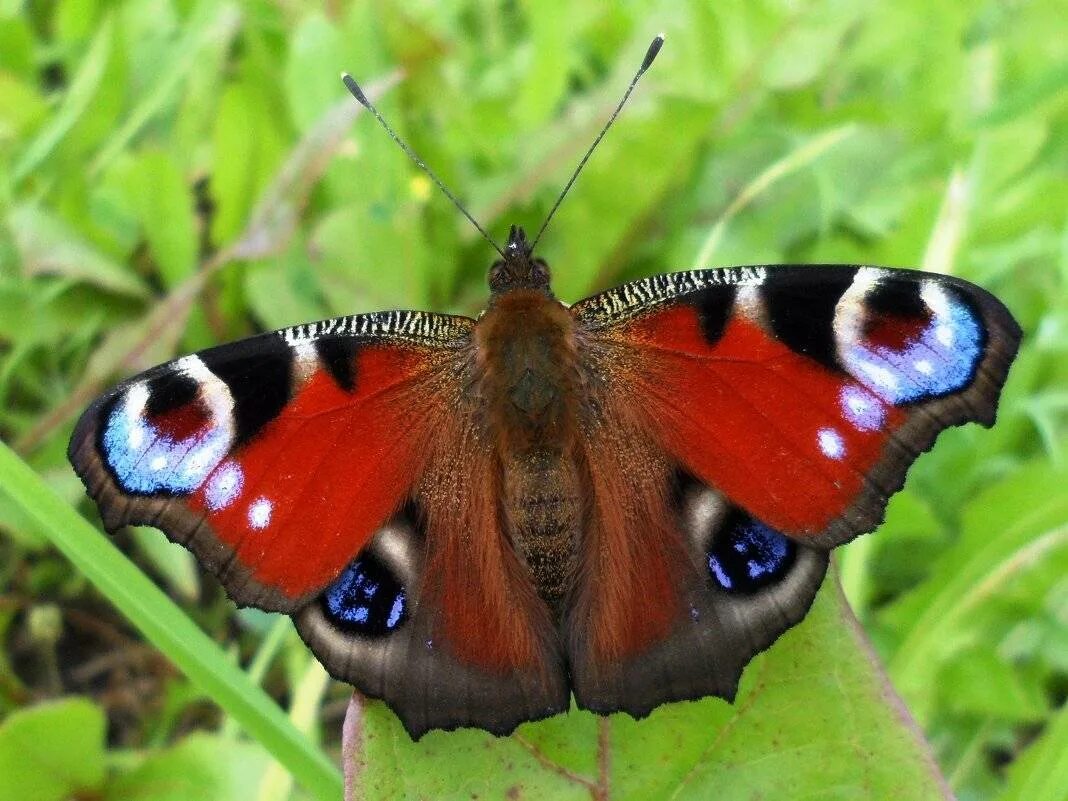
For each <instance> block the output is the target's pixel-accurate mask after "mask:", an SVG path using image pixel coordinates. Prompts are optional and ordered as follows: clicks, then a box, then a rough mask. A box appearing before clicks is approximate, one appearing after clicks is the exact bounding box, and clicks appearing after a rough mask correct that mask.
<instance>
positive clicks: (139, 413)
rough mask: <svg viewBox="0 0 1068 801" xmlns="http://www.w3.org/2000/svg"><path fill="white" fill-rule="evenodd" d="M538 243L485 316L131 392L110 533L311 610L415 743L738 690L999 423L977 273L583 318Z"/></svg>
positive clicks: (1008, 356) (719, 275)
mask: <svg viewBox="0 0 1068 801" xmlns="http://www.w3.org/2000/svg"><path fill="white" fill-rule="evenodd" d="M661 41H662V40H661ZM654 46H655V48H656V50H658V49H659V45H658V44H657V43H656V42H655V41H654ZM650 53H651V54H652V55H648V54H647V56H646V62H644V63H643V68H642V70H640V71H639V74H638V76H640V75H641V72H642V71H644V69H645V68H646V67H647V66H648V63H651V61H652V56H655V52H654V48H653V47H651V48H650ZM638 76H636V78H635V81H634V82H632V83H631V87H630V89H633V87H634V83H635V82H636V81H637V77H638ZM349 81H351V79H348V81H346V82H347V83H349ZM353 86H355V82H354V81H352V82H351V84H350V89H352V87H353ZM630 89H628V92H627V94H628V95H629V93H630ZM353 93H354V94H356V95H357V99H360V101H361V102H365V101H366V98H362V99H361V96H362V93H358V88H357V89H356V90H354V92H353ZM625 100H626V95H625V96H624V101H625ZM365 104H366V105H368V106H369V104H367V103H365ZM622 104H623V103H622V101H621V103H620V106H619V107H617V109H616V112H617V113H618V111H619V108H621V107H622ZM369 107H370V106H369ZM372 110H373V108H372ZM375 114H376V116H377V112H375ZM614 117H615V115H614V114H613V119H614ZM380 121H382V120H381V119H380ZM382 122H383V124H384V125H385V122H384V121H382ZM609 122H611V120H610V121H609ZM605 129H607V125H606V126H605ZM387 130H388V126H387ZM391 133H392V132H391ZM602 134H603V131H602ZM394 136H395V135H394ZM395 138H396V137H395ZM599 138H600V137H598V139H599ZM398 141H399V140H398ZM591 150H592V148H591ZM587 156H588V154H587ZM584 162H585V160H584V161H583V163H584ZM580 167H581V165H580ZM428 172H429V170H428ZM575 174H576V175H577V171H576V173H575ZM431 175H432V174H431ZM573 180H574V176H572V181H573ZM569 186H570V182H569ZM565 191H566V190H565ZM450 197H451V195H450ZM561 197H562V195H561ZM558 203H559V201H558ZM555 208H556V207H555V206H554V209H553V210H554V211H555ZM550 217H551V213H550ZM546 223H547V221H546ZM544 227H545V226H544V225H543V226H542V230H544ZM480 230H481V229H480ZM539 235H540V234H539ZM535 242H536V238H535ZM533 245H534V242H532V241H529V240H528V239H527V236H526V234H525V233H524V231H523V229H522V228H519V227H516V226H513V227H512V229H511V231H510V234H509V237H508V241H507V244H506V246H505V247H504V248H503V249H499V251H500V255H501V258H500V259H499V260H497V261H496V262H494V263H493V264H492V266H491V268H490V270H489V289H490V298H489V303H488V305H487V307H486V309H485V311H484V312H483V313H482V314H481V315H480V316H479V317H478V318H477V319H471V318H468V317H463V316H454V315H446V314H434V313H429V312H422V311H389V312H373V313H369V314H358V315H353V316H348V317H340V318H336V319H331V320H324V321H321V322H316V323H309V324H305V325H298V326H294V327H291V328H286V329H283V330H280V331H275V332H272V333H265V334H261V335H259V336H255V337H252V338H250V339H245V340H241V341H238V342H234V343H231V344H227V345H222V346H219V347H215V348H211V349H208V350H205V351H202V352H200V353H197V354H194V355H189V356H184V357H182V358H179V359H177V360H175V361H172V362H169V363H167V364H164V365H161V366H159V367H156V368H153V369H151V370H148V371H147V372H145V373H142V374H140V375H137V376H134V377H133V378H130V379H128V380H126V381H124V382H123V383H121V384H119V385H118V386H117V387H115V388H114V389H112V390H111V391H109V392H107V393H106V394H104V395H103V396H102V397H100V398H99V399H98V400H96V401H95V402H94V403H93V404H92V405H91V406H90V407H89V408H88V409H87V410H86V411H85V412H84V414H83V415H82V416H81V418H80V420H79V421H78V423H77V425H76V427H75V430H74V433H73V436H72V438H71V442H70V448H69V457H70V460H71V462H72V463H73V465H74V468H75V470H76V471H77V473H78V475H79V476H80V477H81V479H82V481H83V482H84V483H85V486H86V488H87V490H88V494H89V495H90V496H91V497H92V498H93V499H94V500H95V501H96V503H97V504H98V506H99V508H100V511H101V515H102V518H103V521H104V524H105V526H106V528H107V529H109V530H111V531H114V530H116V529H118V528H120V527H122V526H124V525H128V524H143V525H150V526H156V527H157V528H160V529H162V530H163V531H164V532H165V533H166V534H167V536H168V537H170V538H171V539H172V540H174V541H176V542H179V543H181V544H183V545H185V546H186V547H187V548H189V549H190V550H192V552H193V553H194V554H195V555H196V556H197V557H198V559H199V560H200V562H201V564H202V565H203V566H204V567H205V568H206V569H207V570H208V571H210V572H211V573H212V574H213V575H215V576H216V577H217V578H218V579H219V581H220V582H222V584H223V586H224V587H225V589H226V591H227V593H228V594H229V596H230V597H231V598H232V599H233V600H234V601H235V602H236V603H237V604H239V605H242V606H252V607H257V608H260V609H264V610H267V611H271V612H280V613H283V614H286V615H290V616H292V618H293V620H294V622H295V624H296V628H297V631H298V632H299V633H300V636H301V637H302V638H303V639H304V641H305V642H306V643H307V645H308V646H309V648H310V649H311V650H312V652H313V653H314V654H315V655H316V656H317V657H318V658H319V660H320V661H321V662H322V663H323V664H324V665H325V666H326V668H327V669H328V670H329V672H330V673H331V674H332V675H333V676H335V677H336V678H338V679H340V680H342V681H345V682H348V683H350V684H352V685H354V686H355V687H356V688H358V689H359V690H360V691H362V692H363V693H365V694H366V695H368V696H372V697H376V698H381V699H383V700H384V701H385V702H386V703H387V704H388V705H389V706H390V707H391V708H392V709H393V710H394V711H395V712H396V713H397V715H398V716H399V717H400V719H401V721H402V722H403V724H404V726H405V727H406V729H407V730H408V732H409V733H410V734H411V736H412V737H415V738H418V737H420V736H421V735H422V734H424V733H425V732H427V731H429V730H431V729H453V728H456V727H461V726H465V727H466V726H471V727H479V728H482V729H485V730H487V731H490V732H493V733H496V734H506V733H508V732H510V731H512V730H513V729H514V728H515V727H516V726H517V725H518V724H519V723H521V722H524V721H528V720H536V719H540V718H544V717H547V716H550V715H555V714H558V713H560V712H564V711H566V710H567V709H568V708H569V704H570V699H571V697H572V696H573V697H574V700H575V703H576V704H577V706H578V707H580V708H582V709H588V710H592V711H594V712H596V713H600V714H607V713H611V712H616V711H625V712H628V713H630V714H631V715H633V716H635V717H641V716H643V715H646V714H648V713H649V712H650V711H651V710H652V709H654V708H655V707H657V706H658V705H660V704H663V703H665V702H670V701H678V700H683V699H695V698H700V697H703V696H708V695H715V696H720V697H722V698H725V699H728V700H730V699H733V697H734V694H735V692H736V688H737V685H738V681H739V677H740V675H741V673H742V670H743V668H744V667H745V665H746V664H747V663H748V662H749V661H750V660H751V659H752V657H753V656H754V655H755V654H757V653H759V652H760V651H762V650H764V649H766V648H768V647H769V646H770V645H771V644H772V642H774V641H775V640H776V638H778V637H779V636H780V635H781V634H782V633H783V632H784V631H786V630H787V629H788V628H790V627H791V626H793V625H794V624H796V623H798V622H799V621H800V620H801V619H802V618H803V617H804V616H805V614H806V612H807V610H808V608H809V606H810V604H811V603H812V600H813V598H814V596H815V593H816V591H817V589H818V588H819V586H820V584H821V582H822V580H823V577H824V574H825V572H826V570H827V565H828V558H829V556H828V555H829V552H830V550H831V549H832V548H834V547H835V546H837V545H840V544H842V543H844V542H847V541H849V540H851V539H852V538H854V537H856V536H857V535H859V534H862V533H865V532H869V531H872V530H873V529H875V528H876V527H877V526H878V525H879V523H880V522H881V521H882V519H883V516H884V512H885V509H886V505H887V501H888V499H889V498H890V497H891V496H892V495H893V494H894V493H895V492H897V491H898V490H899V489H900V488H901V486H902V484H903V482H904V479H905V473H906V471H907V469H908V467H909V466H910V465H911V464H912V462H913V461H914V460H915V459H916V457H917V455H918V454H920V453H921V452H923V451H925V450H927V449H929V448H930V447H931V445H932V444H933V442H934V440H935V437H936V436H937V435H938V433H939V432H941V431H942V430H944V429H945V428H947V427H949V426H954V425H960V424H963V423H966V422H969V421H975V422H979V423H981V424H983V425H986V426H990V425H992V424H993V422H994V418H995V411H996V407H997V402H998V398H999V395H1000V391H1001V388H1002V386H1003V384H1004V382H1005V380H1006V377H1007V374H1008V370H1009V367H1010V364H1011V362H1012V361H1013V358H1014V357H1015V355H1016V351H1017V347H1018V344H1019V340H1020V329H1019V327H1018V326H1017V324H1016V322H1015V321H1014V320H1013V317H1012V315H1011V314H1010V313H1009V311H1008V310H1007V309H1006V307H1005V306H1004V305H1003V304H1002V303H1001V302H1000V301H998V300H997V299H996V298H994V297H993V296H992V295H990V294H989V293H987V292H986V291H985V290H983V289H981V288H980V287H978V286H975V285H973V284H970V283H968V282H966V281H963V280H960V279H957V278H953V277H949V276H942V275H934V274H929V273H922V272H917V271H910V270H901V269H889V268H880V267H869V266H847V265H837V266H815V265H778V266H771V265H767V266H749V267H735V268H728V269H706V270H691V271H687V272H677V273H672V274H666V275H657V276H653V277H651V278H644V279H641V280H637V281H633V282H631V283H627V284H623V285H622V286H619V287H616V288H614V289H610V290H608V291H606V292H603V293H601V294H597V295H594V296H592V297H589V298H586V299H585V300H581V301H579V302H578V303H576V304H574V305H572V306H567V305H565V304H564V303H563V302H561V301H560V300H558V299H557V298H556V297H555V296H554V294H553V292H552V289H551V276H550V270H549V267H548V265H547V264H546V263H545V261H544V260H542V259H540V258H538V257H537V256H536V254H535V252H534V248H533Z"/></svg>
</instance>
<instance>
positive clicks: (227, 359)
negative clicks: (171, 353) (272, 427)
mask: <svg viewBox="0 0 1068 801" xmlns="http://www.w3.org/2000/svg"><path fill="white" fill-rule="evenodd" d="M200 358H201V360H202V361H203V362H204V364H205V365H207V367H208V369H209V370H211V371H212V372H213V373H215V375H216V376H218V377H219V378H221V379H222V380H223V381H225V382H226V385H227V386H228V387H229V388H230V394H231V395H233V398H234V426H235V429H236V441H235V444H237V445H240V444H242V443H245V442H248V441H249V440H250V439H252V437H254V436H255V435H256V434H257V433H258V432H259V430H260V429H261V428H263V426H265V425H266V424H267V423H269V422H270V421H271V420H273V419H274V418H275V417H277V416H278V415H279V413H280V412H281V411H282V409H283V408H285V405H286V404H287V403H288V402H289V397H290V392H291V389H292V372H291V368H292V364H293V351H292V350H291V349H290V347H289V346H288V345H287V344H286V342H285V340H284V339H282V338H281V337H279V336H275V335H265V336H259V337H254V338H252V339H244V340H241V341H239V342H234V343H232V344H230V345H223V346H222V347H218V348H212V349H210V350H206V351H204V352H202V353H201V354H200Z"/></svg>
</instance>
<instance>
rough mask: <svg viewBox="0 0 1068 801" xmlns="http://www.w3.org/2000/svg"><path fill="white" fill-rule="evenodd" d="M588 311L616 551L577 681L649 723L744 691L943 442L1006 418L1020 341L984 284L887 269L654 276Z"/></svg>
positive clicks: (585, 603) (596, 534) (592, 447)
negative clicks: (683, 701)
mask: <svg viewBox="0 0 1068 801" xmlns="http://www.w3.org/2000/svg"><path fill="white" fill-rule="evenodd" d="M572 313H573V314H574V315H575V318H576V321H577V322H578V324H579V326H580V329H581V331H582V334H581V342H582V346H583V359H584V368H585V370H586V373H587V376H586V383H587V385H588V386H589V387H590V396H589V398H588V400H587V404H586V412H585V423H584V436H585V440H584V446H585V454H586V463H587V464H588V465H589V473H590V482H589V486H590V489H591V493H592V494H593V496H594V497H593V499H592V501H591V503H590V509H591V513H590V515H589V521H588V526H587V529H588V530H587V537H589V539H590V542H598V541H600V542H604V543H608V544H609V546H610V547H608V548H607V549H604V548H602V549H597V548H588V549H586V550H585V559H586V560H587V564H586V565H585V567H584V569H583V571H581V572H580V573H579V574H578V576H579V580H578V586H577V587H576V591H575V598H576V599H577V602H576V605H575V607H574V608H573V609H572V613H571V617H570V620H569V627H570V637H569V640H568V642H569V647H570V651H571V653H570V660H571V664H572V682H573V685H574V690H575V694H576V698H577V699H578V702H579V704H580V705H581V706H586V707H589V708H592V709H598V710H607V709H614V708H622V709H627V710H628V711H631V712H633V713H635V714H644V713H645V712H648V710H649V709H651V708H652V707H653V706H655V705H656V704H658V703H662V702H664V701H666V700H673V699H679V698H692V697H698V696H700V695H705V694H710V693H711V694H718V695H722V696H725V697H730V696H732V695H733V692H734V687H735V685H736V683H737V679H738V676H739V674H740V672H741V669H742V668H743V667H744V665H745V664H746V663H747V662H748V661H749V659H750V658H751V657H752V656H753V654H755V653H756V652H758V651H759V650H762V649H763V648H766V647H767V646H768V645H769V644H770V643H771V642H772V641H773V640H774V639H775V638H776V637H777V636H778V635H779V634H781V633H782V632H783V631H785V630H786V629H787V628H788V627H789V626H791V625H793V624H794V623H796V622H797V621H798V620H800V618H801V617H802V616H803V615H804V613H805V611H806V610H807V608H808V606H809V604H810V603H811V601H812V598H813V597H814V595H815V592H816V589H817V588H818V586H819V583H820V581H821V579H822V577H823V573H824V571H825V569H826V564H827V555H826V552H827V550H828V549H829V548H831V547H833V546H835V545H837V544H840V543H842V542H845V541H847V540H849V539H851V538H852V537H854V536H856V535H858V534H861V533H864V532H867V531H871V530H873V529H874V528H875V527H876V526H877V525H878V524H879V522H880V521H881V520H882V518H883V514H884V512H885V508H886V503H887V500H888V498H889V497H890V495H892V494H893V493H894V492H896V491H897V490H898V489H900V487H901V486H902V483H903V482H904V477H905V472H906V470H907V468H908V466H909V465H910V464H911V463H912V461H913V460H914V459H915V457H916V456H917V455H918V454H919V453H920V452H922V451H924V450H926V449H927V448H929V447H930V446H931V444H932V443H933V441H934V438H935V437H936V436H937V434H938V432H940V431H942V430H943V429H945V428H946V427H948V426H951V425H959V424H961V423H964V422H968V421H977V422H980V423H983V424H986V425H990V424H991V423H992V422H993V419H994V412H995V409H996V405H997V400H998V396H999V393H1000V390H1001V386H1002V384H1003V383H1004V380H1005V378H1006V375H1007V371H1008V367H1009V365H1010V363H1011V361H1012V359H1013V357H1014V356H1015V353H1016V349H1017V345H1018V342H1019V336H1020V332H1019V328H1018V327H1017V325H1016V323H1015V321H1014V320H1013V319H1012V317H1011V315H1010V314H1009V313H1008V311H1007V310H1006V309H1005V308H1004V306H1002V305H1001V303H1000V302H998V301H997V300H996V299H994V298H993V297H992V296H991V295H989V294H988V293H986V292H984V291H983V290H982V289H980V288H978V287H975V286H973V285H971V284H968V283H966V282H963V281H959V280H955V279H951V278H947V277H943V276H935V275H929V274H924V273H918V272H913V271H904V270H889V269H879V268H858V267H805V266H788V267H749V268H735V269H730V270H707V271H695V272H689V273H678V274H674V275H665V276H657V277H654V278H650V279H645V280H642V281H637V282H634V283H632V284H628V285H625V286H623V287H619V288H617V289H614V290H610V291H609V292H606V293H604V294H602V295H598V296H595V297H593V298H590V299H588V300H585V301H582V302H581V303H579V304H576V305H575V306H574V307H573V308H572ZM619 499H622V500H619ZM623 542H625V543H626V546H625V547H622V546H620V545H618V544H613V543H623ZM647 588H652V589H653V590H655V591H654V592H648V591H647ZM657 676H659V677H660V681H659V682H658V681H656V677H657Z"/></svg>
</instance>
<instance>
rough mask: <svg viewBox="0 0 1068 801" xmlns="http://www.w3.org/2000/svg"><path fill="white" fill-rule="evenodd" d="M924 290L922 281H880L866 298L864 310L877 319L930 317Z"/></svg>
mask: <svg viewBox="0 0 1068 801" xmlns="http://www.w3.org/2000/svg"><path fill="white" fill-rule="evenodd" d="M947 288H948V287H947ZM922 289H923V282H922V281H879V282H878V283H877V284H876V285H875V286H874V287H873V288H872V289H871V290H869V291H868V293H867V294H866V295H865V296H864V310H865V312H866V313H867V314H868V315H871V316H875V317H879V316H888V317H905V318H927V317H930V315H931V312H930V310H929V309H928V308H927V304H926V303H924V302H923V298H922V297H921V296H920V292H921V290H922Z"/></svg>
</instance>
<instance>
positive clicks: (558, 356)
mask: <svg viewBox="0 0 1068 801" xmlns="http://www.w3.org/2000/svg"><path fill="white" fill-rule="evenodd" d="M475 335H476V345H477V348H478V359H479V367H480V371H479V372H480V376H481V378H480V392H481V395H482V399H483V402H484V404H485V411H486V424H487V427H488V428H489V430H490V434H491V436H492V440H493V442H494V443H495V444H496V448H497V455H498V459H499V464H500V468H501V473H502V477H501V485H502V486H501V491H502V499H501V500H502V507H503V508H502V515H503V517H504V521H503V522H504V525H505V527H506V529H507V531H508V533H509V535H510V536H511V538H512V540H513V542H514V543H515V544H516V546H517V548H518V550H519V552H520V553H521V554H522V555H523V557H524V559H525V561H526V563H527V566H528V567H529V568H530V571H531V574H532V577H533V579H534V583H535V585H536V586H537V588H538V592H539V593H540V594H541V596H542V598H544V599H545V601H546V602H547V603H548V604H549V605H550V606H551V607H553V608H554V609H555V608H557V607H558V605H559V602H560V600H561V598H562V597H563V594H564V593H565V592H566V589H567V586H568V583H569V581H570V576H571V573H572V569H573V563H574V549H575V543H576V541H577V538H578V526H579V520H580V517H581V508H580V493H579V486H578V471H577V469H576V466H575V453H576V449H575V436H576V431H577V420H576V410H577V405H576V404H577V397H578V396H577V392H578V372H577V355H576V351H575V340H574V323H573V321H572V318H571V315H570V314H569V313H568V311H567V309H565V308H564V306H563V305H562V304H560V303H559V302H558V301H556V300H554V299H552V298H549V297H548V296H546V295H544V294H542V293H540V292H535V291H524V290H519V291H514V292H510V293H508V294H506V295H503V296H501V297H499V298H498V299H497V302H496V304H495V305H494V307H493V308H492V309H490V310H489V311H488V312H487V313H486V314H485V316H484V317H483V318H482V319H481V320H480V321H479V323H478V326H477V328H476V332H475Z"/></svg>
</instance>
